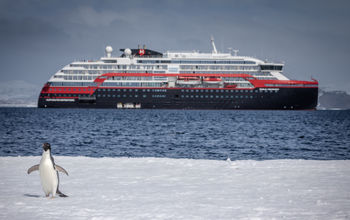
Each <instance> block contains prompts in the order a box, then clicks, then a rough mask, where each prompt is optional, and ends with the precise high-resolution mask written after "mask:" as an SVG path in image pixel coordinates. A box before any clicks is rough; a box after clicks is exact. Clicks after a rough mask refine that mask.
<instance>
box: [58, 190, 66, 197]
mask: <svg viewBox="0 0 350 220" xmlns="http://www.w3.org/2000/svg"><path fill="white" fill-rule="evenodd" d="M56 194H57V195H58V196H59V197H68V196H67V195H65V194H63V193H62V192H61V191H59V190H58V189H57V191H56Z"/></svg>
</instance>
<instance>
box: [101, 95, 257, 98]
mask: <svg viewBox="0 0 350 220" xmlns="http://www.w3.org/2000/svg"><path fill="white" fill-rule="evenodd" d="M97 97H104V98H105V97H108V98H138V97H139V95H126V94H124V95H110V94H107V95H106V94H98V95H97ZM140 97H142V98H147V95H145V94H144V95H142V96H141V95H140ZM151 97H152V98H166V95H151ZM180 97H181V98H221V99H223V98H227V99H228V98H231V99H233V98H236V99H240V98H241V99H244V98H245V99H248V98H251V99H252V98H254V96H252V95H235V96H234V95H231V96H229V95H226V96H224V95H181V96H180Z"/></svg>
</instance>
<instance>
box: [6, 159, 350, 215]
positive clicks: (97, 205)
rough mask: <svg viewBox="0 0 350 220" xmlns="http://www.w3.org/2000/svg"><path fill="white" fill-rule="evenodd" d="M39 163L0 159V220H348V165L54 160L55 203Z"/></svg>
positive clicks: (349, 167) (276, 161) (349, 213)
mask: <svg viewBox="0 0 350 220" xmlns="http://www.w3.org/2000/svg"><path fill="white" fill-rule="evenodd" d="M39 161H40V157H0V176H1V179H0V219H273V218H275V219H283V218H286V219H349V218H350V161H306V160H268V161H234V162H231V161H213V160H190V159H167V158H87V157H55V161H56V163H57V164H59V165H61V166H62V167H64V168H65V169H66V170H67V171H68V172H69V176H64V175H62V174H60V177H61V186H60V189H61V191H62V192H63V193H65V194H67V195H69V197H68V198H60V197H57V198H54V199H49V198H45V197H44V193H43V191H42V189H41V185H40V178H39V173H38V172H34V173H32V174H30V175H27V173H26V171H27V169H28V168H29V167H30V166H31V165H34V164H37V163H39Z"/></svg>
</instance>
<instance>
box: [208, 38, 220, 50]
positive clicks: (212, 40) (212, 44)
mask: <svg viewBox="0 0 350 220" xmlns="http://www.w3.org/2000/svg"><path fill="white" fill-rule="evenodd" d="M210 41H211V46H212V47H213V52H212V53H218V51H217V50H216V47H215V43H214V37H213V36H211V38H210Z"/></svg>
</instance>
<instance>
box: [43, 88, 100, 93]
mask: <svg viewBox="0 0 350 220" xmlns="http://www.w3.org/2000/svg"><path fill="white" fill-rule="evenodd" d="M49 91H50V92H61V91H63V92H65V91H67V92H88V91H95V89H93V88H50V89H49Z"/></svg>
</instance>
